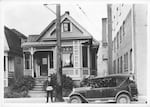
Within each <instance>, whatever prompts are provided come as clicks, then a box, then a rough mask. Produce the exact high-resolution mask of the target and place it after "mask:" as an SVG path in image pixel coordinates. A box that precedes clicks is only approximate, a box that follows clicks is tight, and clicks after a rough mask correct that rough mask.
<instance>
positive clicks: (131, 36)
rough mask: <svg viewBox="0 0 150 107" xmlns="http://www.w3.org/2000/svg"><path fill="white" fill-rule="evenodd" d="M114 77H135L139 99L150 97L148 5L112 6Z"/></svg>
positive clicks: (110, 6) (109, 6)
mask: <svg viewBox="0 0 150 107" xmlns="http://www.w3.org/2000/svg"><path fill="white" fill-rule="evenodd" d="M108 8H109V9H110V10H111V11H110V13H111V17H108V18H109V19H111V21H112V23H111V25H112V32H111V33H112V46H113V47H112V69H113V73H116V74H118V73H124V74H126V73H127V74H129V73H133V74H134V75H135V79H136V81H137V86H138V90H139V95H141V96H146V95H147V86H146V85H147V69H146V68H147V61H146V60H147V50H146V49H147V5H144V4H128V5H127V4H112V5H108Z"/></svg>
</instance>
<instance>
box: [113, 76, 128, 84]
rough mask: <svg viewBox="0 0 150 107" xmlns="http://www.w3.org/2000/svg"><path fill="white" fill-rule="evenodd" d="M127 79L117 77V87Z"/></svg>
mask: <svg viewBox="0 0 150 107" xmlns="http://www.w3.org/2000/svg"><path fill="white" fill-rule="evenodd" d="M126 78H127V77H117V78H116V85H117V86H119V85H120V84H121V83H122V82H123V81H124V80H126Z"/></svg>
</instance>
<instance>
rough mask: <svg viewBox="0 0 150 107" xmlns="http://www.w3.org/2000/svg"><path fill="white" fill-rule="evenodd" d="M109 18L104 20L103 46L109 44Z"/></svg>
mask: <svg viewBox="0 0 150 107" xmlns="http://www.w3.org/2000/svg"><path fill="white" fill-rule="evenodd" d="M107 30H108V29H107V18H102V44H103V46H107V43H108V37H107V36H108V34H107Z"/></svg>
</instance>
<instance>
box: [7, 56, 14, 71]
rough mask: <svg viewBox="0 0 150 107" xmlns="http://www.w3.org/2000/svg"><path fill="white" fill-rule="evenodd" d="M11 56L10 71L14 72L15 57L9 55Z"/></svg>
mask: <svg viewBox="0 0 150 107" xmlns="http://www.w3.org/2000/svg"><path fill="white" fill-rule="evenodd" d="M8 58H9V62H8V63H9V64H8V65H9V67H8V68H9V72H14V57H8Z"/></svg>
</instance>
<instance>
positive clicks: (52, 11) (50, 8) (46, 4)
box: [43, 4, 56, 15]
mask: <svg viewBox="0 0 150 107" xmlns="http://www.w3.org/2000/svg"><path fill="white" fill-rule="evenodd" d="M43 5H44V6H45V7H46V8H47V9H48V10H50V11H51V12H52V13H53V14H55V15H56V12H54V11H53V10H52V9H51V8H49V7H48V6H47V5H56V4H43Z"/></svg>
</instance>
